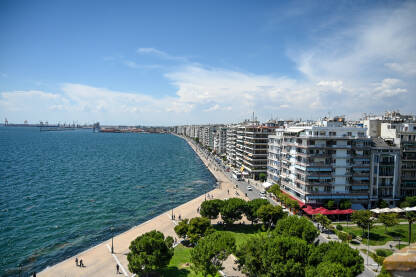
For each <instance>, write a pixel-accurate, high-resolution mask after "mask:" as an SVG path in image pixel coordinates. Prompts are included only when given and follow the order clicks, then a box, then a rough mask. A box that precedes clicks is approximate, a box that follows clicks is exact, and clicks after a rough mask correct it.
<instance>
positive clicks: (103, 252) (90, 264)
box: [38, 140, 244, 277]
mask: <svg viewBox="0 0 416 277" xmlns="http://www.w3.org/2000/svg"><path fill="white" fill-rule="evenodd" d="M186 141H187V142H188V144H189V145H190V146H191V147H192V149H193V150H194V151H195V153H197V154H198V156H199V157H200V158H201V160H202V161H203V162H204V164H205V165H206V166H207V167H208V169H209V170H210V171H211V173H212V174H213V175H214V176H215V178H216V179H217V181H218V184H219V186H218V188H216V189H214V190H211V191H209V192H208V194H209V195H212V196H213V197H214V198H217V199H224V198H230V197H236V196H235V192H236V190H235V189H234V188H233V184H231V183H230V181H229V179H228V178H227V177H226V176H225V175H224V173H223V172H222V171H221V170H218V169H217V168H216V166H215V165H214V163H213V162H210V161H208V160H207V159H206V158H205V157H204V155H203V154H202V153H201V152H200V151H198V150H197V149H196V147H195V145H193V143H191V142H190V141H189V140H186ZM239 197H242V198H244V193H243V192H241V191H239ZM204 200H205V195H201V196H199V197H197V198H195V199H193V200H191V201H189V202H187V203H185V204H183V205H181V206H178V207H176V208H174V210H173V212H174V214H175V216H176V218H178V216H179V215H181V218H182V219H184V218H192V217H196V216H199V215H198V213H197V208H198V207H199V206H200V205H201V203H202V202H203V201H204ZM171 213H172V212H171V210H169V211H166V212H164V213H163V214H161V215H159V216H157V217H155V218H153V219H151V220H149V221H147V222H144V223H142V224H140V225H138V226H136V227H133V228H132V229H130V230H128V231H126V232H124V233H122V234H119V235H117V236H115V237H114V254H111V239H110V240H107V241H104V242H103V243H101V244H98V245H97V246H95V247H92V248H90V249H87V250H86V251H84V252H82V253H79V254H77V255H75V256H73V257H71V258H68V259H67V260H64V261H62V262H60V263H58V264H56V265H53V266H51V267H48V268H46V269H44V270H43V271H42V272H40V273H39V274H38V276H42V277H43V276H54V277H55V276H62V277H64V276H68V277H69V276H103V277H106V276H119V275H122V276H132V275H133V274H132V273H131V272H129V270H128V261H127V253H128V252H129V246H130V242H131V241H132V240H134V239H135V238H136V237H138V236H140V235H141V234H143V233H146V232H149V231H151V230H158V231H160V232H162V233H164V234H165V236H172V237H174V238H177V236H176V234H175V232H174V230H173V228H174V226H175V224H177V222H176V221H173V220H171ZM75 258H78V260H80V259H82V260H83V263H84V265H85V267H83V268H81V267H77V266H76V265H75ZM117 263H118V264H119V265H120V269H121V270H120V271H121V273H122V274H119V275H118V274H117V273H116V265H117Z"/></svg>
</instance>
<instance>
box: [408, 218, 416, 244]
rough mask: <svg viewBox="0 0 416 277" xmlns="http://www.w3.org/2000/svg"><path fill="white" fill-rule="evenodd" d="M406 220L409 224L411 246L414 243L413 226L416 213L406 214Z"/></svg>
mask: <svg viewBox="0 0 416 277" xmlns="http://www.w3.org/2000/svg"><path fill="white" fill-rule="evenodd" d="M406 218H407V221H408V222H409V244H410V242H411V241H412V224H413V222H415V221H416V212H406Z"/></svg>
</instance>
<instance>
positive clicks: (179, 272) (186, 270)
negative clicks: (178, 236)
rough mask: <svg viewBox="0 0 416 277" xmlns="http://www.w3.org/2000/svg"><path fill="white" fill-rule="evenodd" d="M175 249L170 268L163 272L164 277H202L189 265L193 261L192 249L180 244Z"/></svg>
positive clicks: (217, 276)
mask: <svg viewBox="0 0 416 277" xmlns="http://www.w3.org/2000/svg"><path fill="white" fill-rule="evenodd" d="M174 249H175V253H174V254H173V257H172V259H171V260H170V263H169V265H168V267H167V268H166V269H164V270H163V271H162V272H161V273H162V276H166V277H177V276H178V277H185V276H186V277H201V276H202V274H196V273H195V272H194V271H193V270H191V268H190V266H189V263H190V261H191V249H192V248H190V247H185V246H183V245H181V244H179V245H178V246H176V247H175V248H174ZM187 263H188V265H187ZM209 276H210V275H209ZM220 276H221V275H220V274H219V273H218V274H217V275H216V276H215V277H220Z"/></svg>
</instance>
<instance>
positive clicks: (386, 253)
mask: <svg viewBox="0 0 416 277" xmlns="http://www.w3.org/2000/svg"><path fill="white" fill-rule="evenodd" d="M376 254H377V255H378V256H381V257H387V256H390V255H391V254H392V251H391V250H389V249H377V250H376Z"/></svg>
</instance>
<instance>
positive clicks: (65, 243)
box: [0, 126, 215, 276]
mask: <svg viewBox="0 0 416 277" xmlns="http://www.w3.org/2000/svg"><path fill="white" fill-rule="evenodd" d="M214 185H215V179H214V177H213V176H212V175H211V173H210V172H209V171H208V170H207V169H206V167H205V166H204V164H203V163H202V161H201V160H200V159H199V158H198V157H197V155H196V154H195V153H194V152H193V150H192V149H191V148H190V147H189V146H188V144H187V143H186V142H185V141H184V140H182V139H180V138H178V137H175V136H173V135H169V134H133V133H131V134H124V133H123V134H117V133H93V132H92V130H75V131H55V132H40V131H39V128H35V127H2V126H0V258H1V260H0V275H1V276H16V275H18V274H19V273H18V272H19V269H18V268H19V265H21V266H22V271H23V272H24V273H26V274H28V273H29V272H32V271H37V272H39V271H41V270H42V269H44V268H46V267H47V266H51V265H54V264H56V263H58V262H60V261H62V260H64V259H66V258H68V257H71V256H72V255H75V254H76V253H78V252H80V251H83V250H85V249H87V248H89V247H91V246H93V245H96V244H98V243H100V242H102V241H104V240H107V239H109V238H111V227H114V233H115V234H118V233H121V232H124V231H126V230H128V229H130V228H131V227H133V226H135V225H138V224H140V223H142V222H145V221H147V220H149V219H151V218H152V217H155V216H157V215H159V214H161V213H163V212H165V211H167V210H169V209H171V208H172V207H175V206H178V205H180V204H183V203H185V202H187V201H189V200H191V199H193V198H195V197H196V196H198V195H201V194H202V193H203V192H204V191H207V190H210V189H212V188H213V187H214ZM23 275H24V274H23ZM24 276H25V275H24Z"/></svg>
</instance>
